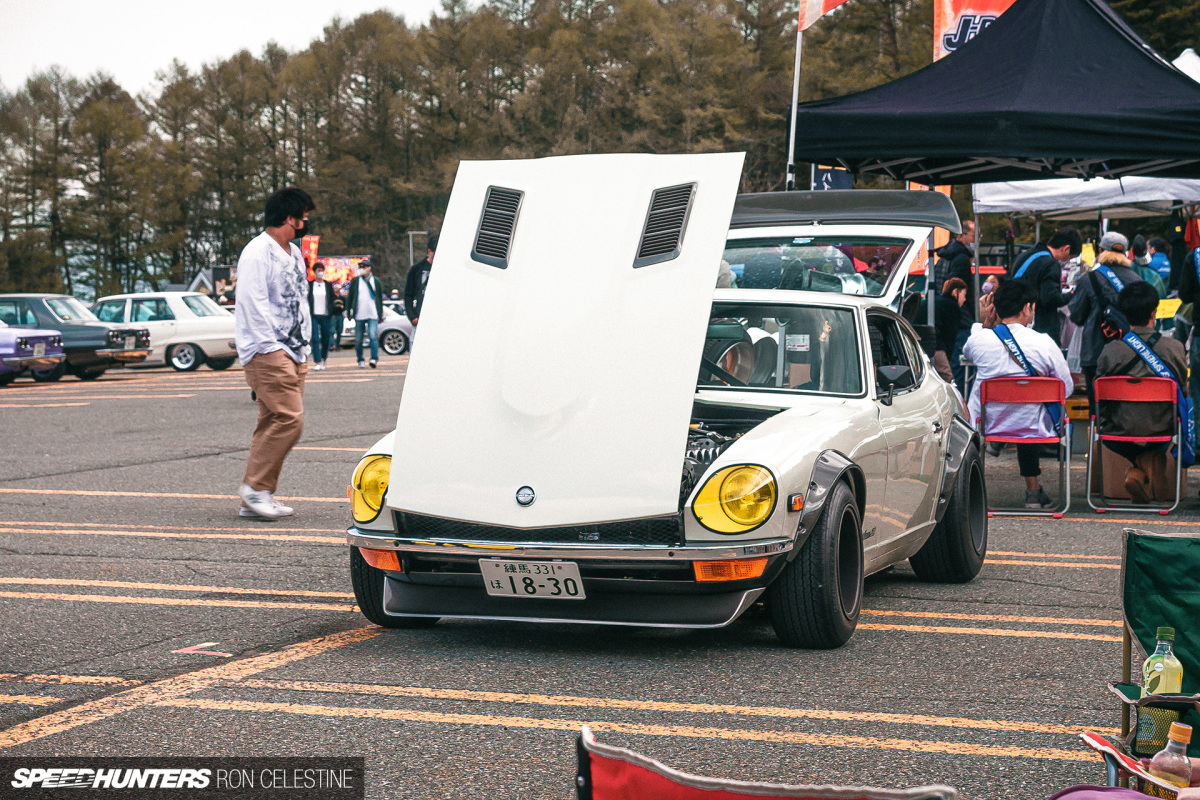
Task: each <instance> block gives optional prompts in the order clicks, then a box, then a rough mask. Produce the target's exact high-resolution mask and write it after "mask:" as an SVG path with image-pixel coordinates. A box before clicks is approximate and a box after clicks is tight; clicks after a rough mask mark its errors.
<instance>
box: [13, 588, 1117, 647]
mask: <svg viewBox="0 0 1200 800" xmlns="http://www.w3.org/2000/svg"><path fill="white" fill-rule="evenodd" d="M0 594H2V593H0ZM858 628H859V630H868V631H907V632H909V633H955V634H957V633H962V634H973V635H975V636H1013V637H1016V638H1018V639H1080V640H1085V641H1094V642H1120V641H1121V637H1120V636H1106V635H1104V634H1101V633H1065V632H1059V631H1020V630H1011V629H1008V628H955V627H948V626H944V625H887V624H883V623H879V622H860V623H858Z"/></svg>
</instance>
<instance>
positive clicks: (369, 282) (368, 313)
mask: <svg viewBox="0 0 1200 800" xmlns="http://www.w3.org/2000/svg"><path fill="white" fill-rule="evenodd" d="M346 313H347V314H349V315H351V316H352V317H353V318H354V355H355V356H356V357H357V358H358V365H359V366H360V367H365V366H366V365H367V362H366V361H364V360H363V337H364V336H365V337H366V338H367V339H368V341H370V344H371V369H375V365H376V364H378V363H379V320H381V319H383V287H382V286H381V285H380V284H379V279H378V278H376V277H375V276H374V275H372V274H371V259H370V258H364V259H363V260H362V261H360V262H358V277H357V278H355V279H354V280H352V281H350V292H349V294H347V295H346Z"/></svg>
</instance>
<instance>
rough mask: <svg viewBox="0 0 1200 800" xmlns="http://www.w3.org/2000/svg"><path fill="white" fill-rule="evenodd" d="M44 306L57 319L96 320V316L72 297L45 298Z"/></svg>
mask: <svg viewBox="0 0 1200 800" xmlns="http://www.w3.org/2000/svg"><path fill="white" fill-rule="evenodd" d="M46 305H47V306H48V307H49V309H50V312H51V313H52V314H54V316H56V317H58V318H59V319H65V320H90V319H96V315H95V314H93V313H92V312H91V311H88V310H87V306H85V305H84V304H83V303H81V302H79V301H78V300H76V299H75V298H74V297H47V298H46Z"/></svg>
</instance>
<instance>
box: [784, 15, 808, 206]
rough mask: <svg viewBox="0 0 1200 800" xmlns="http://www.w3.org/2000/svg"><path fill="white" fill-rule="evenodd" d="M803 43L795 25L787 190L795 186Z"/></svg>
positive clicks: (801, 31)
mask: <svg viewBox="0 0 1200 800" xmlns="http://www.w3.org/2000/svg"><path fill="white" fill-rule="evenodd" d="M803 43H804V31H803V29H801V28H800V27H799V26H797V28H796V66H795V68H794V69H793V70H792V123H791V125H789V126H788V158H787V174H786V175H784V176H783V186H784V190H785V191H789V192H790V191H793V190H795V188H796V104H797V103H799V102H800V52H801V48H802V46H803ZM810 188H811V187H810Z"/></svg>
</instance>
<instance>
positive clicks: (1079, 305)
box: [1068, 231, 1142, 412]
mask: <svg viewBox="0 0 1200 800" xmlns="http://www.w3.org/2000/svg"><path fill="white" fill-rule="evenodd" d="M1128 249H1129V240H1128V239H1126V238H1125V237H1124V236H1123V235H1121V234H1119V233H1117V232H1116V231H1109V232H1108V233H1106V234H1104V235H1103V236H1102V237H1100V253H1099V254H1098V255H1097V256H1096V263H1095V264H1094V265H1093V266H1092V269H1091V271H1090V272H1088V274H1087V275H1086V277H1080V279H1079V282H1078V283H1077V284H1076V285H1075V297H1074V298H1072V299H1071V303H1070V305H1069V306H1068V308H1069V309H1070V310H1071V322H1074V323H1075V324H1076V325H1078V326H1079V328H1080V334H1081V335H1082V336H1083V345H1082V347H1081V348H1080V351H1079V363H1080V367H1081V368H1082V370H1083V379H1084V381H1086V382H1087V394H1088V406H1089V408H1091V409H1092V411H1093V412H1094V411H1095V408H1096V397H1095V395H1094V393H1093V391H1092V384H1093V383H1094V382H1095V380H1096V364H1097V362H1099V361H1100V351H1102V350H1103V349H1104V345H1105V344H1106V343H1107V341H1106V339H1105V337H1104V333H1103V331H1101V330H1100V328H1101V326H1102V325H1103V323H1104V312H1105V311H1107V310H1108V308H1109V306H1114V307H1115V306H1116V304H1117V295H1118V294H1119V293H1120V292H1121V290H1122V289H1124V288H1125V287H1126V286H1129V285H1130V284H1133V283H1137V282H1139V281H1141V280H1142V278H1141V276H1140V275H1138V274H1137V273H1136V272H1134V271H1133V262H1131V261H1130V260H1129V258H1128V257H1127V256H1126V255H1125V253H1126V251H1127V250H1128Z"/></svg>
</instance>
